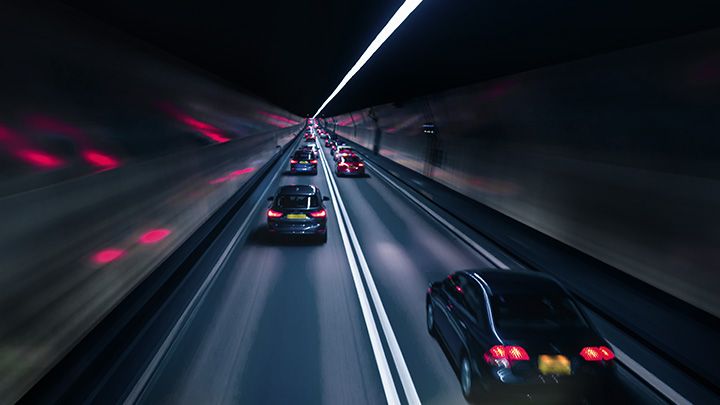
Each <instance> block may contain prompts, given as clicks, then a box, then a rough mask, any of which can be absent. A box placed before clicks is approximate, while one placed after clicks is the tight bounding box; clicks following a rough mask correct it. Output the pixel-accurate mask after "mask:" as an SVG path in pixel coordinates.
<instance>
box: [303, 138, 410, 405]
mask: <svg viewBox="0 0 720 405" xmlns="http://www.w3.org/2000/svg"><path fill="white" fill-rule="evenodd" d="M316 143H319V141H316ZM318 147H319V145H318ZM321 155H322V157H321V160H322V163H323V168H324V169H325V170H324V171H325V178H326V179H327V181H328V187H329V188H330V189H331V191H332V192H333V193H334V197H335V198H336V199H337V204H336V203H335V200H333V206H334V207H335V212H337V213H338V214H339V215H338V223H341V220H344V222H345V225H346V226H347V228H348V231H347V234H349V236H350V238H351V240H352V244H353V247H354V248H355V252H356V253H357V259H358V262H359V263H360V267H361V268H362V271H363V276H364V278H365V283H366V284H367V287H368V290H369V291H370V296H371V298H372V301H373V304H374V307H375V311H376V312H377V314H378V318H379V319H380V326H381V327H382V329H383V333H384V335H385V339H386V341H387V343H388V347H389V348H390V353H391V354H392V356H393V361H394V362H395V367H396V369H397V372H398V375H399V376H400V382H401V383H402V386H403V390H404V391H405V397H406V398H407V401H408V403H409V404H410V405H419V404H420V403H421V402H420V398H419V397H418V394H417V391H416V389H415V384H414V383H413V381H412V377H411V376H410V371H409V370H408V368H407V365H406V363H405V358H404V357H403V354H402V350H401V349H400V345H399V344H398V342H397V338H396V337H395V333H394V332H393V329H392V326H391V325H390V320H389V319H388V316H387V313H386V312H385V307H384V306H383V304H382V300H381V299H380V294H378V291H377V287H376V286H375V282H374V280H373V277H372V274H371V273H370V268H369V266H368V264H367V261H366V260H365V255H364V254H363V251H362V248H360V243H359V241H358V239H357V236H356V234H355V230H354V229H353V226H352V223H351V221H350V218H349V216H348V214H347V210H346V209H345V204H344V203H343V200H342V197H341V196H340V189H339V188H338V187H337V183H336V182H335V178H331V177H330V176H329V175H328V173H329V172H330V165H329V163H328V162H327V160H326V158H325V153H324V152H323V153H322V154H321ZM338 206H339V209H338ZM341 230H342V228H341ZM347 234H345V233H344V232H343V243H345V244H346V245H349V244H348V242H347V241H346V240H345V238H346V237H347ZM348 247H349V246H348ZM346 251H347V248H346ZM348 260H349V258H348ZM351 268H352V269H353V270H354V271H356V272H357V265H355V263H352V264H351ZM353 279H355V274H354V273H353ZM359 287H360V288H361V289H362V285H360V286H359ZM357 288H358V285H356V289H357ZM362 295H363V296H365V290H364V289H362ZM366 299H367V298H366ZM373 327H375V324H374V323H373ZM375 328H376V327H375ZM375 330H377V329H375ZM381 349H382V348H381ZM396 395H397V394H396Z"/></svg>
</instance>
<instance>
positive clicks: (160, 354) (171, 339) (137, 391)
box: [123, 170, 280, 404]
mask: <svg viewBox="0 0 720 405" xmlns="http://www.w3.org/2000/svg"><path fill="white" fill-rule="evenodd" d="M278 174H280V171H279V170H278V171H277V172H276V173H275V175H274V176H273V178H272V180H270V183H268V186H267V187H266V188H265V191H264V192H263V193H262V194H263V195H265V194H266V193H267V190H268V189H269V188H270V186H271V185H272V184H273V183H274V182H275V179H276V178H277V176H278ZM263 201H265V200H264V199H263V198H260V199H259V200H258V202H257V203H255V206H253V208H252V209H251V210H250V214H249V215H248V216H247V217H246V218H245V221H243V223H242V225H240V229H238V231H237V232H236V233H235V236H233V238H232V239H231V240H230V243H229V244H228V245H227V247H226V248H225V250H224V251H223V254H222V255H221V256H220V259H218V261H217V262H216V263H215V266H213V268H212V270H211V271H210V273H209V274H208V276H207V277H206V278H205V281H203V283H202V285H201V286H200V288H199V289H198V290H197V292H196V293H195V295H194V296H193V298H192V300H191V301H190V303H189V304H188V306H187V307H185V310H184V311H183V313H182V315H181V316H180V318H179V319H178V321H177V322H176V323H175V325H174V326H173V328H172V330H171V331H170V333H169V334H168V336H167V337H166V338H165V341H164V342H163V344H162V345H161V346H160V349H158V351H157V352H156V353H155V356H153V359H152V360H151V361H150V364H149V365H148V366H147V368H146V369H145V371H144V372H143V373H142V375H141V376H140V379H139V380H138V382H137V383H136V384H135V386H134V387H133V389H132V391H131V392H130V394H129V395H128V396H127V398H125V401H124V402H123V403H124V404H134V403H137V401H138V400H139V399H140V396H141V395H142V394H143V392H144V391H145V387H146V386H147V384H148V382H149V381H150V379H151V378H152V377H153V375H154V374H155V372H156V371H157V368H158V366H159V365H160V362H161V361H162V360H163V358H164V357H165V355H166V354H167V352H168V351H169V350H170V347H171V346H172V345H173V343H175V339H176V338H177V336H178V334H179V333H180V331H181V329H182V327H183V326H184V324H185V322H187V320H188V317H189V316H190V313H191V312H192V311H193V309H194V308H195V305H197V303H198V302H199V301H200V300H201V299H202V298H204V296H205V295H206V294H207V291H208V290H209V289H208V287H209V286H210V284H211V283H212V282H213V281H214V280H215V278H216V276H217V273H218V271H219V270H220V268H221V267H222V266H224V265H225V261H226V260H227V258H228V257H229V256H230V254H231V252H232V251H233V250H234V249H235V247H236V246H237V242H238V240H239V239H240V236H241V235H242V233H243V232H245V229H246V227H247V225H248V223H249V222H250V220H251V219H253V218H255V212H256V211H257V209H258V207H259V206H260V203H262V202H263Z"/></svg>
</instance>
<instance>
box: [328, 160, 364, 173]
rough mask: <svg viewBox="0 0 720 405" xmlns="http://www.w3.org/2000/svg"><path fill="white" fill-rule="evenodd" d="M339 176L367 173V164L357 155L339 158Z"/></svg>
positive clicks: (337, 171)
mask: <svg viewBox="0 0 720 405" xmlns="http://www.w3.org/2000/svg"><path fill="white" fill-rule="evenodd" d="M335 172H336V173H337V175H338V176H348V175H350V176H363V175H365V164H364V163H363V162H362V161H360V158H359V157H357V156H343V157H341V158H340V159H339V160H338V164H337V169H336V170H335Z"/></svg>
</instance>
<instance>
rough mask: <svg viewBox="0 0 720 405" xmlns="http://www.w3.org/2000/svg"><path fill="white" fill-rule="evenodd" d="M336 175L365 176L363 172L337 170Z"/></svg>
mask: <svg viewBox="0 0 720 405" xmlns="http://www.w3.org/2000/svg"><path fill="white" fill-rule="evenodd" d="M337 174H339V175H343V176H362V175H364V174H365V170H355V171H345V170H338V171H337Z"/></svg>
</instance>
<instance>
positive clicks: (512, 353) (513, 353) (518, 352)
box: [505, 346, 530, 361]
mask: <svg viewBox="0 0 720 405" xmlns="http://www.w3.org/2000/svg"><path fill="white" fill-rule="evenodd" d="M505 351H506V352H507V356H508V360H510V361H516V360H530V356H528V354H527V352H526V351H525V349H523V348H522V347H520V346H505Z"/></svg>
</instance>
